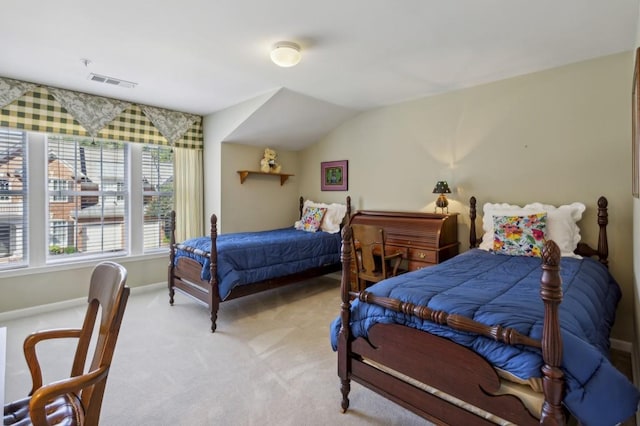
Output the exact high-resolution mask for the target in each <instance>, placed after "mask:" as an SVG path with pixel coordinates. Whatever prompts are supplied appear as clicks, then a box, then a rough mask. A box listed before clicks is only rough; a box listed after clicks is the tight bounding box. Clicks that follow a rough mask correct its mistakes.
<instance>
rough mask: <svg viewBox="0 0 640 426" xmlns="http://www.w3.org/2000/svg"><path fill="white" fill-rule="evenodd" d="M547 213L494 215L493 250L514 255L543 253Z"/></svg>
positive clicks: (538, 255) (539, 254) (537, 254)
mask: <svg viewBox="0 0 640 426" xmlns="http://www.w3.org/2000/svg"><path fill="white" fill-rule="evenodd" d="M546 226H547V214H546V213H537V214H531V215H525V216H493V230H494V233H493V250H494V251H495V252H496V253H500V254H508V255H512V256H537V257H540V256H541V255H542V247H543V246H544V242H545V232H546Z"/></svg>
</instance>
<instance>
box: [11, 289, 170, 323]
mask: <svg viewBox="0 0 640 426" xmlns="http://www.w3.org/2000/svg"><path fill="white" fill-rule="evenodd" d="M166 285H167V283H155V284H148V285H143V286H140V287H133V288H131V293H132V294H139V293H145V292H148V291H153V290H157V289H159V288H161V287H165V286H166ZM86 303H87V298H86V297H80V298H77V299H71V300H63V301H62V302H54V303H47V304H45V305H38V306H30V307H28V308H23V309H15V310H13V311H7V312H0V323H3V322H5V321H11V320H15V319H20V318H25V317H30V316H33V315H38V314H46V313H47V312H53V311H58V310H61V309H69V308H75V307H77V306H82V305H85V304H86Z"/></svg>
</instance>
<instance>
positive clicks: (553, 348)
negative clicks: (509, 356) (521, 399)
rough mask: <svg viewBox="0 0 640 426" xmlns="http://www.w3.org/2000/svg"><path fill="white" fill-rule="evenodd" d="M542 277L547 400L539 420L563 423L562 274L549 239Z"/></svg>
mask: <svg viewBox="0 0 640 426" xmlns="http://www.w3.org/2000/svg"><path fill="white" fill-rule="evenodd" d="M542 262H543V264H542V278H541V280H540V296H541V297H542V300H543V302H544V325H543V329H542V358H543V359H544V366H543V367H542V374H543V376H544V377H543V379H542V380H543V381H542V386H543V390H544V403H543V405H542V415H541V417H540V424H545V425H564V424H565V418H564V412H563V411H562V398H563V396H564V373H563V372H562V370H561V369H560V363H561V362H562V336H561V335H560V320H559V318H558V305H559V304H560V302H562V279H561V278H560V266H559V265H560V248H559V247H558V246H557V244H556V243H555V242H553V241H551V240H550V241H547V242H546V243H545V245H544V248H543V250H542Z"/></svg>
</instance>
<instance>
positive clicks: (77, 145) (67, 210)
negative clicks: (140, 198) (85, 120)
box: [47, 135, 129, 260]
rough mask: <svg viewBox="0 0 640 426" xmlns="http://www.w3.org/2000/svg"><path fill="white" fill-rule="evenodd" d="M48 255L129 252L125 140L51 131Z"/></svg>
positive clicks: (48, 140)
mask: <svg viewBox="0 0 640 426" xmlns="http://www.w3.org/2000/svg"><path fill="white" fill-rule="evenodd" d="M47 150H48V166H47V173H48V181H49V187H48V191H49V197H48V199H49V203H48V218H49V236H48V246H49V259H51V260H57V259H61V258H69V257H84V256H95V255H101V254H114V253H122V254H125V253H126V252H127V239H128V227H129V224H128V219H127V218H128V205H127V200H129V197H128V192H127V188H128V167H127V146H126V144H125V143H123V142H112V141H100V140H94V139H90V138H71V137H60V136H53V135H49V136H48V137H47Z"/></svg>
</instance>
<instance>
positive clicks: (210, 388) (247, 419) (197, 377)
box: [0, 277, 428, 426]
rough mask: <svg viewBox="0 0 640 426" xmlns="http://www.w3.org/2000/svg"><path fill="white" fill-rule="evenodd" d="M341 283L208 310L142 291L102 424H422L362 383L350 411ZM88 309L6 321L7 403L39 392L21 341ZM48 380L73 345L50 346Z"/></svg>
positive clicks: (70, 322) (67, 360)
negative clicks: (344, 399)
mask: <svg viewBox="0 0 640 426" xmlns="http://www.w3.org/2000/svg"><path fill="white" fill-rule="evenodd" d="M339 288H340V286H339V282H338V281H337V280H335V279H333V278H330V277H322V278H319V279H315V280H310V281H307V282H304V283H300V284H296V285H293V286H289V287H286V288H282V289H279V290H272V291H269V292H266V293H262V294H259V295H254V296H248V297H245V298H240V299H237V300H232V301H229V302H225V303H223V304H222V305H221V309H220V312H219V318H218V330H217V331H216V333H214V334H212V333H211V332H210V331H209V325H210V323H209V316H208V312H207V310H206V308H204V307H203V306H202V305H200V304H197V303H195V302H193V301H192V300H191V299H188V298H187V297H186V296H184V295H182V294H177V295H176V304H175V306H173V307H171V306H169V303H168V295H167V291H166V289H165V288H154V289H153V290H151V291H134V292H133V294H132V296H131V298H130V300H129V304H128V306H127V311H126V313H125V316H124V321H123V324H122V329H121V332H120V339H119V341H118V346H117V348H116V353H115V358H114V363H113V366H112V370H111V372H110V375H109V381H108V383H107V389H106V394H105V400H104V404H103V408H102V416H101V425H114V426H124V425H424V424H428V423H427V422H425V421H424V420H422V419H421V418H419V417H417V416H415V415H414V414H412V413H410V412H408V411H406V410H405V409H403V408H401V407H399V406H397V405H395V404H394V403H392V402H390V401H388V400H386V399H384V398H382V397H380V396H378V395H376V394H375V393H373V392H371V391H370V390H368V389H365V388H363V387H362V386H360V385H358V384H356V383H352V387H351V394H350V399H351V408H350V409H349V411H348V412H347V413H346V414H342V412H341V410H340V401H341V395H340V381H339V379H338V376H337V373H336V354H335V352H333V351H332V350H331V346H330V344H329V323H330V322H331V321H332V320H333V318H335V317H336V315H337V314H338V312H339V309H340V297H339ZM83 316H84V307H82V308H72V309H65V310H60V311H56V312H52V313H46V314H41V315H37V316H33V317H31V318H27V319H16V320H12V321H6V322H5V323H3V324H0V326H7V334H8V336H7V340H8V341H7V344H8V348H7V384H6V392H5V394H6V399H7V400H8V401H11V400H15V399H18V398H21V397H23V396H25V395H26V394H27V393H28V391H29V389H30V386H31V382H30V376H29V372H28V370H27V368H26V364H25V362H24V358H23V355H22V340H23V338H24V336H25V335H27V334H28V333H30V332H31V331H33V330H36V329H43V328H53V327H77V326H79V325H80V324H81V322H82V319H83ZM40 353H41V358H42V363H43V364H45V365H46V366H47V370H46V372H45V382H48V381H51V380H55V379H57V378H63V377H65V376H66V375H68V371H69V369H70V364H71V358H72V354H71V352H70V345H68V344H65V343H62V342H55V343H48V344H47V346H46V347H43V348H42V350H41V351H40Z"/></svg>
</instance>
